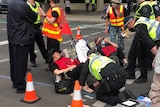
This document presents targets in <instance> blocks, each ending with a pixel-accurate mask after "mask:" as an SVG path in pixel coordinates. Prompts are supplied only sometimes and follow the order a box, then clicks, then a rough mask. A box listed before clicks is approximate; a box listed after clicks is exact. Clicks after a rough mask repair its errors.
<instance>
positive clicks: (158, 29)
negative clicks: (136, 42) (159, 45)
mask: <svg viewBox="0 0 160 107" xmlns="http://www.w3.org/2000/svg"><path fill="white" fill-rule="evenodd" d="M137 24H145V25H146V26H147V30H148V33H149V36H150V38H151V39H152V40H154V41H156V40H159V39H160V37H159V36H160V23H159V22H158V21H156V20H153V19H149V18H145V17H140V18H139V19H138V20H137V21H136V23H135V24H134V26H136V25H137Z"/></svg>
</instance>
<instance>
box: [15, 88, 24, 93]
mask: <svg viewBox="0 0 160 107" xmlns="http://www.w3.org/2000/svg"><path fill="white" fill-rule="evenodd" d="M24 92H25V88H23V89H18V88H17V90H16V93H24Z"/></svg>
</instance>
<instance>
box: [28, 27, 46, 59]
mask: <svg viewBox="0 0 160 107" xmlns="http://www.w3.org/2000/svg"><path fill="white" fill-rule="evenodd" d="M35 30H36V32H35V42H36V43H37V45H38V47H39V50H40V52H41V54H42V56H43V58H44V59H45V60H46V61H47V60H48V59H49V55H48V51H47V49H46V48H45V43H44V40H43V36H42V33H41V30H40V26H39V25H35ZM36 56H37V55H36V54H35V53H34V43H33V44H32V45H31V48H30V61H31V62H35V59H36Z"/></svg>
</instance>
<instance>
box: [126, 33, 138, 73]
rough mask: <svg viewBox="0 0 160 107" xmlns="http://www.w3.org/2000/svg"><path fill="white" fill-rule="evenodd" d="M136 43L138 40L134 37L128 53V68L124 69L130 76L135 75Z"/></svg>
mask: <svg viewBox="0 0 160 107" xmlns="http://www.w3.org/2000/svg"><path fill="white" fill-rule="evenodd" d="M138 43H139V40H138V38H137V37H136V36H134V39H133V41H132V44H131V47H130V50H129V53H128V66H127V68H126V71H127V72H128V73H129V74H130V75H134V73H135V67H136V59H137V49H138Z"/></svg>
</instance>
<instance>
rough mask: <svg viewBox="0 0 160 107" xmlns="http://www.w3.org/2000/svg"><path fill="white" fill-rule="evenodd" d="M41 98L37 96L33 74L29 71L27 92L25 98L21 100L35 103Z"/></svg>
mask: <svg viewBox="0 0 160 107" xmlns="http://www.w3.org/2000/svg"><path fill="white" fill-rule="evenodd" d="M40 99H41V98H40V97H38V96H36V91H35V89H34V85H33V80H32V74H31V72H28V73H27V84H26V92H25V96H24V98H23V99H22V100H21V101H22V102H26V103H30V104H31V103H34V102H36V101H38V100H40Z"/></svg>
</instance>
